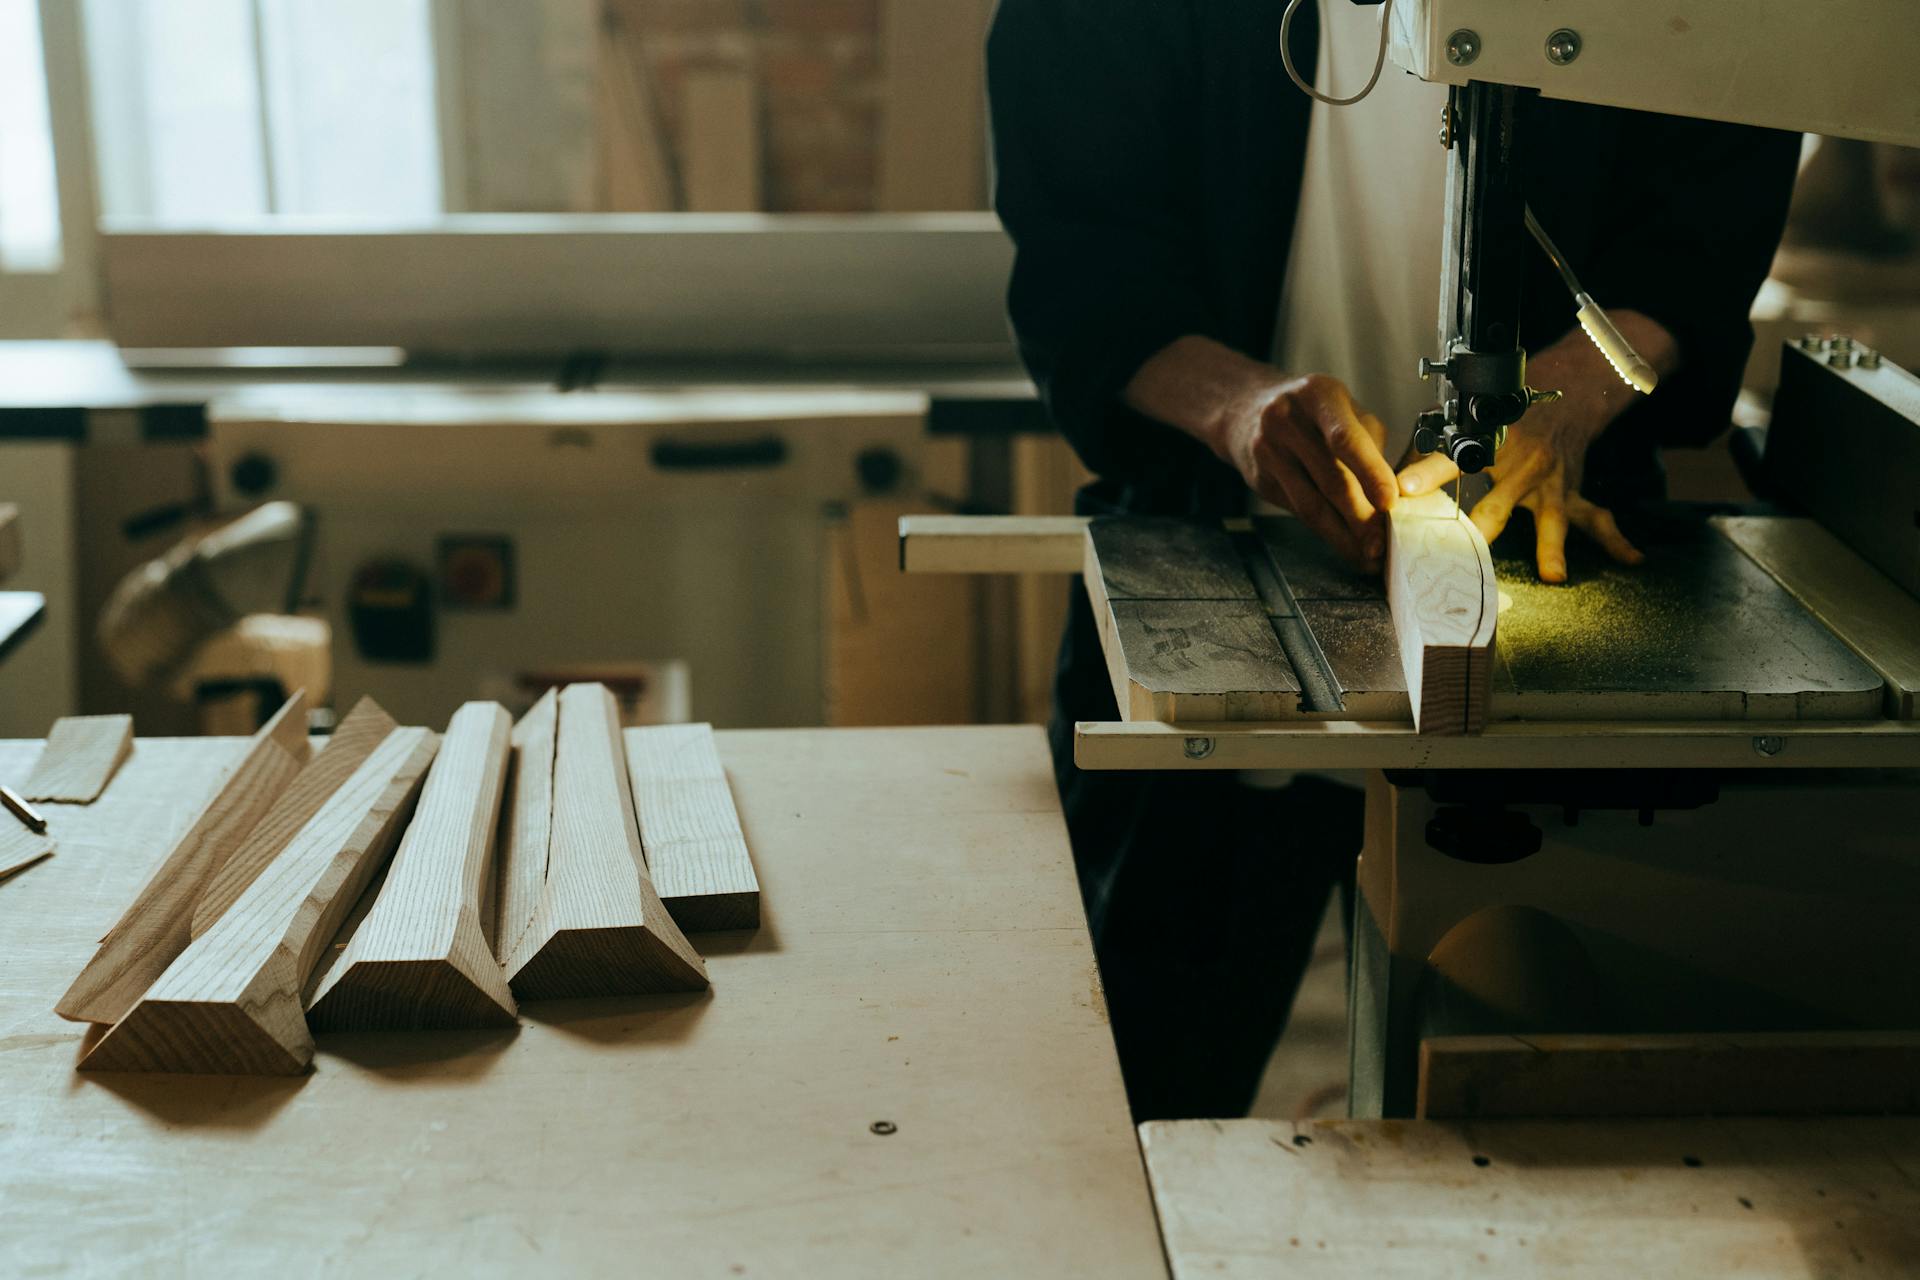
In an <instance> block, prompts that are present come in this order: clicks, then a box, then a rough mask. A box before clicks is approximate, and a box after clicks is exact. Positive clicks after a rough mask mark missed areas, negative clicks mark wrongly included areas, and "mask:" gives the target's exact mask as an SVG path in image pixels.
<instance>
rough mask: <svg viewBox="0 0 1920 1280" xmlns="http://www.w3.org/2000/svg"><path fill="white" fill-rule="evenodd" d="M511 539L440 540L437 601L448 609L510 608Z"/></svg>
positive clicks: (471, 535) (491, 536) (471, 536)
mask: <svg viewBox="0 0 1920 1280" xmlns="http://www.w3.org/2000/svg"><path fill="white" fill-rule="evenodd" d="M513 588H514V584H513V540H512V539H511V538H504V537H501V536H499V535H498V534H475V533H459V534H447V535H445V536H444V537H442V538H441V539H440V601H441V603H442V604H444V605H445V606H446V607H447V608H449V609H511V608H513V594H514V590H513Z"/></svg>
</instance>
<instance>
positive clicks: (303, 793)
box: [192, 698, 397, 938]
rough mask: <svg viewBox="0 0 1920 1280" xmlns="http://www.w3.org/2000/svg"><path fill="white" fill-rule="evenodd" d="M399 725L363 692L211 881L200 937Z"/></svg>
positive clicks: (198, 908)
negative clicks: (322, 745)
mask: <svg viewBox="0 0 1920 1280" xmlns="http://www.w3.org/2000/svg"><path fill="white" fill-rule="evenodd" d="M395 728H397V726H396V725H395V724H394V722H393V717H391V716H389V715H388V714H387V713H386V712H385V711H382V710H381V709H380V705H379V704H378V703H376V702H375V701H374V700H373V699H372V698H362V699H360V701H359V702H358V703H357V704H356V705H355V706H354V708H353V710H352V711H351V712H349V713H348V715H347V718H346V719H345V720H342V721H341V722H340V724H339V726H338V727H337V728H335V729H334V731H333V736H332V737H330V738H328V739H327V744H326V746H325V747H323V748H321V750H320V753H319V754H318V755H316V756H314V757H313V759H312V760H311V761H309V762H308V763H307V765H306V767H305V768H303V769H301V770H300V774H299V776H298V777H296V778H295V779H294V780H293V782H292V783H291V784H289V785H288V787H287V789H286V790H285V791H283V792H281V793H280V798H279V799H278V800H276V801H274V804H273V807H272V808H271V809H269V810H268V811H267V813H266V816H264V817H262V818H261V819H260V821H259V822H258V823H256V824H255V825H254V828H253V830H252V831H250V832H249V833H248V834H247V838H246V840H245V841H244V842H243V843H242V844H241V845H240V847H239V848H238V849H236V850H234V851H233V854H232V856H230V857H229V858H228V859H227V860H226V862H225V863H224V864H223V865H222V866H221V867H220V868H219V869H218V870H216V871H215V872H214V873H213V875H212V878H211V879H209V880H208V881H207V887H206V889H205V890H204V891H203V892H202V893H201V895H200V901H199V902H198V903H196V904H195V905H194V908H193V924H192V933H193V936H194V937H196V938H197V937H199V936H200V935H201V934H203V933H205V932H206V931H207V930H208V929H210V928H212V927H213V925H214V922H215V921H217V920H219V919H220V917H221V915H222V914H224V913H225V912H226V910H227V908H229V907H231V906H232V905H233V904H234V903H235V902H238V901H239V900H240V895H241V894H243V893H245V892H246V891H247V886H248V885H250V884H252V883H253V881H254V878H255V877H256V876H258V875H259V874H260V873H261V872H262V871H263V870H265V869H266V868H267V866H268V865H269V864H271V863H272V862H273V860H274V859H275V858H277V857H278V856H279V855H280V851H281V850H282V849H284V848H286V847H287V844H288V842H289V841H291V840H292V839H293V838H294V836H295V835H297V834H298V833H299V832H300V829H301V828H302V827H304V826H306V824H307V823H308V821H309V820H311V819H312V817H313V815H314V814H316V813H318V812H319V811H320V807H321V806H322V805H324V804H325V803H326V802H327V800H328V798H329V797H331V796H332V795H333V793H334V792H335V791H336V790H338V789H339V788H340V786H341V784H342V783H344V782H346V780H347V779H348V778H350V777H352V776H353V774H354V773H355V771H356V770H358V769H359V768H360V766H361V765H363V764H365V763H366V762H367V759H368V758H369V757H370V756H372V754H373V752H374V750H375V749H376V748H377V747H379V746H380V744H381V743H383V742H385V741H386V740H387V738H388V736H389V735H391V734H392V733H393V731H394V729H395Z"/></svg>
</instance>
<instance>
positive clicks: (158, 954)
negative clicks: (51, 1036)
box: [54, 692, 312, 1023]
mask: <svg viewBox="0 0 1920 1280" xmlns="http://www.w3.org/2000/svg"><path fill="white" fill-rule="evenodd" d="M306 708H307V699H306V694H305V693H304V692H296V693H295V694H294V695H293V696H292V697H291V698H288V699H287V701H286V703H285V704H284V705H283V706H282V707H281V708H280V710H279V711H277V712H276V713H274V716H273V719H271V720H269V721H267V723H266V724H265V725H263V726H262V727H261V729H260V731H259V732H258V733H256V734H254V735H253V738H252V739H251V740H250V741H249V742H248V743H247V746H246V749H245V751H243V752H242V753H241V756H240V761H239V763H238V764H237V765H235V766H234V768H233V770H232V772H230V773H229V774H228V775H227V777H226V779H225V780H224V781H223V782H222V783H221V784H220V786H219V788H218V789H217V790H216V791H215V792H214V795H213V798H212V799H211V800H209V801H208V802H207V805H206V807H205V808H204V809H202V810H201V812H200V816H199V817H198V818H197V819H195V820H194V822H193V824H192V825H191V826H189V827H188V828H187V830H186V832H185V833H184V834H183V835H181V837H180V838H179V839H178V840H177V841H176V842H175V843H174V846H173V849H172V850H171V851H170V852H169V853H168V854H167V856H166V857H165V858H164V859H163V860H162V861H161V863H160V865H159V867H158V868H157V869H156V870H155V871H154V873H153V875H152V876H151V877H149V878H148V880H147V883H146V885H145V886H144V887H143V888H142V889H141V890H140V892H139V893H138V894H136V895H135V896H134V899H133V903H132V905H131V906H129V907H128V908H127V909H126V911H125V913H124V914H122V915H121V917H120V920H119V922H118V923H117V924H115V925H114V926H113V928H112V929H110V930H108V931H107V935H106V937H104V938H102V939H101V940H100V949H99V951H97V952H95V953H94V956H93V959H91V960H89V961H88V962H87V965H86V967H85V968H84V969H82V970H81V971H80V973H79V975H78V976H77V977H75V978H74V980H73V985H72V986H70V987H68V988H67V993H66V994H65V995H64V996H62V997H61V998H60V1002H59V1003H58V1004H56V1005H55V1006H54V1012H55V1013H57V1014H59V1015H60V1016H61V1017H63V1018H67V1019H69V1020H71V1021H74V1022H106V1023H112V1022H118V1021H119V1020H120V1019H121V1018H123V1017H125V1016H126V1013H127V1010H129V1009H131V1008H132V1007H133V1006H134V1003H135V1002H136V1001H138V1000H139V999H140V997H141V996H142V995H143V994H144V993H145V992H146V990H147V988H148V987H150V986H152V985H153V983H154V981H155V980H156V979H158V978H159V977H160V975H161V974H163V973H165V972H166V970H167V966H168V965H170V964H172V963H173V961H174V959H175V958H176V957H177V956H179V954H180V953H181V952H182V951H185V950H186V949H187V944H188V943H189V942H191V941H192V920H193V909H194V904H195V903H196V902H197V901H198V900H199V897H200V894H201V891H202V890H203V889H204V888H205V887H206V884H207V882H208V880H209V879H210V878H212V876H213V875H214V873H215V872H217V871H218V870H219V869H220V868H221V867H222V866H223V865H225V863H226V861H227V859H228V858H229V857H230V856H231V855H232V853H233V851H234V850H235V849H236V848H238V847H239V845H240V843H241V842H242V841H243V840H245V839H246V838H247V836H248V834H249V833H250V832H252V830H253V829H254V827H255V825H257V824H258V823H259V821H260V820H261V818H263V817H264V816H265V815H266V813H267V812H268V810H269V809H271V808H272V806H273V804H274V803H275V801H276V800H278V798H279V797H280V794H281V793H282V792H284V791H285V790H286V789H287V786H288V784H290V783H291V782H292V781H293V779H294V777H295V776H296V775H297V774H298V773H299V772H300V770H301V768H302V766H304V765H305V764H306V763H307V759H308V757H309V755H311V754H312V749H311V747H309V746H308V743H307V717H306Z"/></svg>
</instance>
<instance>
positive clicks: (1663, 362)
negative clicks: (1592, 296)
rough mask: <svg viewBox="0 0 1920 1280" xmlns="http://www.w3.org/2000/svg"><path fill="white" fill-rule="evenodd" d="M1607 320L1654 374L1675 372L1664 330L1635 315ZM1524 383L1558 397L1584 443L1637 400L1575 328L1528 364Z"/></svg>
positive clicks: (1675, 357) (1676, 362)
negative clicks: (1574, 417) (1578, 422)
mask: <svg viewBox="0 0 1920 1280" xmlns="http://www.w3.org/2000/svg"><path fill="white" fill-rule="evenodd" d="M1611 316H1612V319H1613V323H1614V327H1615V328H1617V329H1619V330H1620V334H1621V336H1622V337H1624V338H1625V339H1626V340H1627V342H1628V344H1629V345H1630V346H1632V347H1633V349H1634V350H1635V351H1637V352H1639V353H1640V357H1641V359H1643V360H1645V361H1646V362H1647V363H1648V364H1650V365H1652V366H1653V371H1654V372H1655V373H1656V374H1658V375H1659V376H1660V377H1661V378H1668V377H1671V376H1672V375H1673V374H1675V373H1677V372H1679V369H1680V365H1681V358H1680V347H1679V344H1678V343H1677V342H1675V341H1674V337H1673V335H1672V334H1671V333H1669V332H1668V331H1667V329H1666V327H1665V326H1664V325H1662V324H1661V323H1660V322H1659V321H1657V320H1655V319H1653V318H1652V317H1651V316H1648V315H1646V314H1644V313H1642V312H1639V311H1615V312H1612V313H1611ZM1527 381H1528V382H1531V383H1532V384H1534V385H1535V386H1538V387H1542V388H1545V389H1547V390H1556V391H1560V392H1562V393H1563V394H1564V400H1563V402H1562V403H1563V404H1565V405H1566V407H1567V409H1568V410H1569V411H1571V412H1573V413H1575V414H1577V415H1578V417H1579V419H1580V420H1581V421H1582V422H1583V423H1585V424H1586V432H1585V434H1587V435H1589V437H1591V436H1597V435H1598V434H1599V433H1600V432H1602V431H1604V430H1605V429H1606V428H1607V427H1608V426H1610V425H1611V424H1612V423H1613V420H1614V419H1615V418H1617V417H1619V416H1620V415H1621V414H1622V413H1624V412H1626V410H1627V408H1628V407H1629V406H1631V405H1632V404H1633V403H1634V401H1636V400H1638V399H1639V398H1640V393H1639V392H1637V391H1635V390H1634V389H1633V388H1632V387H1630V386H1628V385H1627V383H1626V381H1625V380H1624V379H1622V378H1621V377H1620V375H1619V374H1618V373H1616V372H1614V369H1613V366H1612V365H1611V364H1609V363H1608V361H1607V358H1606V356H1605V355H1603V354H1601V351H1600V349H1599V348H1598V347H1596V346H1594V345H1593V342H1592V340H1591V339H1589V338H1588V337H1587V335H1586V334H1585V333H1583V332H1582V331H1581V330H1579V329H1577V328H1576V329H1573V330H1570V331H1569V332H1568V333H1567V334H1566V336H1565V337H1563V338H1561V339H1560V340H1559V341H1557V342H1555V343H1554V344H1553V345H1551V346H1549V347H1547V348H1546V349H1544V350H1543V351H1541V352H1540V354H1539V356H1538V357H1537V358H1535V359H1534V360H1532V361H1531V362H1529V366H1528V369H1527Z"/></svg>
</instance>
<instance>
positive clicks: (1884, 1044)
mask: <svg viewBox="0 0 1920 1280" xmlns="http://www.w3.org/2000/svg"><path fill="white" fill-rule="evenodd" d="M1916 1113H1920V1034H1915V1033H1912V1032H1851V1031H1849V1032H1809V1033H1802V1034H1772V1035H1684V1036H1675V1035H1665V1036H1569V1035H1554V1036H1548V1035H1538V1036H1526V1037H1520V1036H1435V1037H1431V1038H1429V1039H1426V1040H1423V1041H1421V1042H1420V1091H1419V1101H1418V1112H1417V1114H1418V1115H1419V1116H1420V1118H1422V1119H1430V1120H1446V1119H1474V1118H1483V1117H1484V1118H1506V1119H1523V1118H1537V1119H1549V1118H1564V1119H1580V1118H1585V1117H1596V1116H1705V1115H1718V1116H1743V1115H1745V1116H1756V1115H1773V1116H1784V1115H1914V1114H1916Z"/></svg>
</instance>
